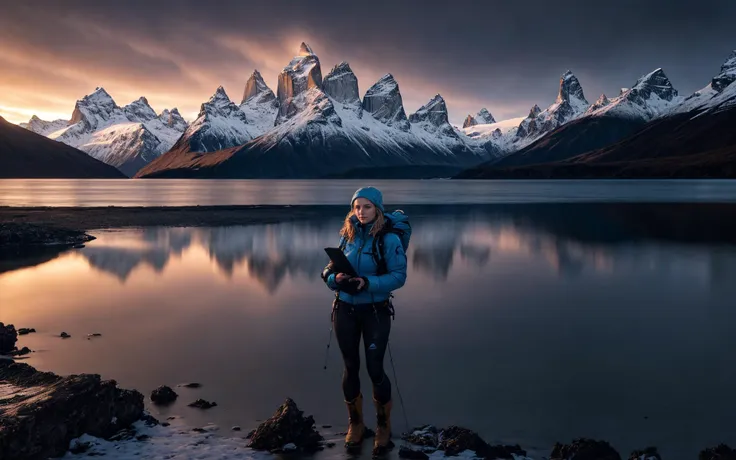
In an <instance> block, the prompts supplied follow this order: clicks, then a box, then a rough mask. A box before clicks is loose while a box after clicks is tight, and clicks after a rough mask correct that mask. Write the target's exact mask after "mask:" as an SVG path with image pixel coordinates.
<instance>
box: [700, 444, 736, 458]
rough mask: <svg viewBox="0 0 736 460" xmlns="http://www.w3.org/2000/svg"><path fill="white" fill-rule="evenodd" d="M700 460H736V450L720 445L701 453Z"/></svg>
mask: <svg viewBox="0 0 736 460" xmlns="http://www.w3.org/2000/svg"><path fill="white" fill-rule="evenodd" d="M698 460H736V450H734V449H731V448H730V447H728V446H727V445H725V444H719V445H717V446H716V447H709V448H707V449H703V450H702V451H700V454H698Z"/></svg>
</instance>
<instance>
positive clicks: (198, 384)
mask: <svg viewBox="0 0 736 460" xmlns="http://www.w3.org/2000/svg"><path fill="white" fill-rule="evenodd" d="M179 386H180V387H184V388H200V387H202V384H201V383H182V384H181V385H179Z"/></svg>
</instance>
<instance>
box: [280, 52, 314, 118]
mask: <svg viewBox="0 0 736 460" xmlns="http://www.w3.org/2000/svg"><path fill="white" fill-rule="evenodd" d="M321 87H322V69H321V67H320V63H319V58H318V57H317V56H316V55H315V54H314V52H313V51H312V48H310V47H309V46H308V45H307V44H305V43H302V46H301V47H300V49H299V55H298V56H296V57H294V58H293V59H292V60H291V61H290V62H289V64H288V65H287V66H286V67H284V69H283V70H282V71H281V73H280V74H279V79H278V88H277V93H276V95H277V97H278V103H279V113H278V116H277V117H276V122H275V123H276V124H277V125H279V124H281V123H283V122H284V121H285V120H287V119H288V118H290V117H292V116H294V115H296V114H297V113H299V112H300V111H301V110H302V109H303V108H304V107H298V106H294V100H295V99H296V97H297V96H299V95H300V94H302V93H304V92H306V91H308V90H310V89H312V88H321ZM304 100H306V99H304Z"/></svg>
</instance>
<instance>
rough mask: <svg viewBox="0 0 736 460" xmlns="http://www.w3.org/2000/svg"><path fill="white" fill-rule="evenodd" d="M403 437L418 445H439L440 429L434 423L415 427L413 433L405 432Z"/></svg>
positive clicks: (435, 446)
mask: <svg viewBox="0 0 736 460" xmlns="http://www.w3.org/2000/svg"><path fill="white" fill-rule="evenodd" d="M401 439H403V440H405V441H407V442H410V443H411V444H415V445H417V446H427V447H434V448H435V449H436V448H437V446H438V445H439V443H440V441H439V430H438V429H437V428H435V427H434V426H432V425H425V426H422V427H418V428H414V429H413V430H411V433H404V435H402V436H401Z"/></svg>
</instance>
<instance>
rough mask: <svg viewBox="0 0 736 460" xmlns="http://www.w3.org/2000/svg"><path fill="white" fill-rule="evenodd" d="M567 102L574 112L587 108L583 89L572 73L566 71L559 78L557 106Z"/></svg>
mask: <svg viewBox="0 0 736 460" xmlns="http://www.w3.org/2000/svg"><path fill="white" fill-rule="evenodd" d="M564 102H567V103H568V104H570V105H571V106H572V108H573V109H574V110H575V111H578V112H582V111H584V110H585V109H586V108H587V107H588V101H587V100H586V99H585V94H584V93H583V87H582V85H580V81H579V80H578V79H577V77H576V76H575V75H573V73H572V72H571V71H570V70H568V71H566V72H565V73H564V74H563V75H562V77H560V91H559V92H558V93H557V100H556V103H557V104H562V103H564Z"/></svg>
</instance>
